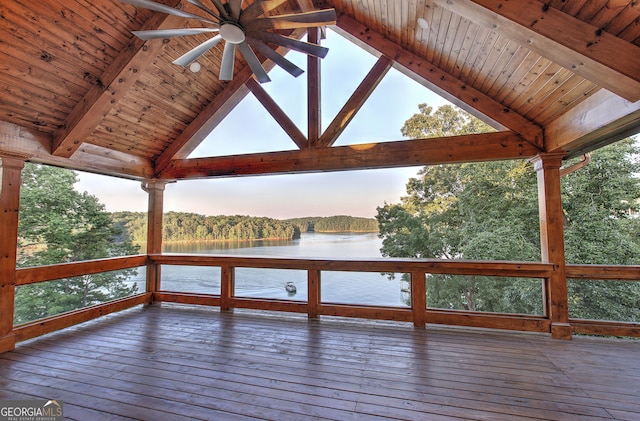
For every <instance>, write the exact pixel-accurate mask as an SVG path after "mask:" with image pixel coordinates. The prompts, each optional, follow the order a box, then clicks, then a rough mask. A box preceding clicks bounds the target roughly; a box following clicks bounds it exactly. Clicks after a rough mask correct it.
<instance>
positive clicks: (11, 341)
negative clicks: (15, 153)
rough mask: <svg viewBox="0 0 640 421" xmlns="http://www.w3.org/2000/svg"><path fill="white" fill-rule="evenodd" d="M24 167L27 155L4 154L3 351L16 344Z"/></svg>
mask: <svg viewBox="0 0 640 421" xmlns="http://www.w3.org/2000/svg"><path fill="white" fill-rule="evenodd" d="M23 168H24V158H16V157H9V156H0V352H5V351H9V350H12V349H14V348H15V347H16V338H15V334H14V333H13V316H14V310H15V297H16V258H17V250H18V212H19V210H20V183H21V181H22V169H23Z"/></svg>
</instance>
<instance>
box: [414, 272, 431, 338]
mask: <svg viewBox="0 0 640 421" xmlns="http://www.w3.org/2000/svg"><path fill="white" fill-rule="evenodd" d="M411 310H412V312H413V325H414V326H415V327H425V326H426V325H427V285H426V282H425V273H424V271H421V270H416V271H413V272H411Z"/></svg>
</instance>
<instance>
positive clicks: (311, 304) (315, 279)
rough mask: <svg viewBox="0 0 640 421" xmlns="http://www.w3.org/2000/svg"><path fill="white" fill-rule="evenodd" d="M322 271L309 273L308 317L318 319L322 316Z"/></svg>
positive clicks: (310, 271) (313, 270)
mask: <svg viewBox="0 0 640 421" xmlns="http://www.w3.org/2000/svg"><path fill="white" fill-rule="evenodd" d="M320 300H321V298H320V270H318V269H309V270H308V271H307V317H308V318H309V319H317V318H318V316H320Z"/></svg>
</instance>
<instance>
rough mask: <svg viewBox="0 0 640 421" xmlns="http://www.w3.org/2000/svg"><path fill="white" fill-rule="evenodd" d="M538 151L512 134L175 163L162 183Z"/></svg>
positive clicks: (525, 155)
mask: <svg viewBox="0 0 640 421" xmlns="http://www.w3.org/2000/svg"><path fill="white" fill-rule="evenodd" d="M538 153H539V149H538V148H537V147H535V146H533V145H531V144H530V143H528V142H526V141H524V140H523V139H522V138H521V137H520V136H518V135H517V134H515V133H513V132H491V133H480V134H471V135H462V136H448V137H439V138H428V139H414V140H399V141H395V142H382V143H369V144H359V145H348V146H334V147H332V148H307V149H302V150H295V151H281V152H265V153H258V154H248V155H232V156H221V157H210V158H193V159H180V160H173V161H172V162H171V164H170V165H169V166H168V167H167V168H166V169H165V171H163V172H162V173H161V174H160V176H159V178H161V179H171V180H173V179H195V178H211V177H233V176H244V175H247V176H248V175H262V174H296V173H312V172H322V171H341V170H355V169H373V168H397V167H407V166H414V165H415V166H418V165H437V164H450V163H462V162H480V161H495V160H503V159H524V158H530V157H531V156H534V155H536V154H538Z"/></svg>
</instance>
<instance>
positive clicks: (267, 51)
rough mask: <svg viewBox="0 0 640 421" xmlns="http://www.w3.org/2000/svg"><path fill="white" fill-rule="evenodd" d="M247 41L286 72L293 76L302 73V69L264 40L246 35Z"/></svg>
mask: <svg viewBox="0 0 640 421" xmlns="http://www.w3.org/2000/svg"><path fill="white" fill-rule="evenodd" d="M247 43H248V44H249V45H250V46H252V47H253V48H255V49H256V51H258V52H259V53H261V54H262V55H263V56H265V57H266V58H268V59H269V60H271V61H273V62H274V63H275V64H277V65H278V66H280V67H282V68H283V69H284V70H285V71H286V72H287V73H289V74H290V75H291V76H293V77H298V76H300V75H301V74H303V73H304V70H302V69H301V68H299V67H298V66H296V65H295V64H293V63H292V62H290V61H289V60H287V59H286V58H285V57H284V56H283V55H281V54H280V53H278V52H277V51H274V50H273V49H272V48H271V47H269V46H268V45H267V44H265V43H264V42H262V41H260V40H259V39H256V38H253V37H247Z"/></svg>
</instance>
